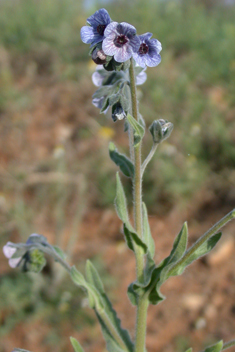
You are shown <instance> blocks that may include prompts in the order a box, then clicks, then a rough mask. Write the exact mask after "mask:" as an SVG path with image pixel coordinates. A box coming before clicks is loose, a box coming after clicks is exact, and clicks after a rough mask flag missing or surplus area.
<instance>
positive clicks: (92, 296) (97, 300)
mask: <svg viewBox="0 0 235 352" xmlns="http://www.w3.org/2000/svg"><path fill="white" fill-rule="evenodd" d="M70 275H71V279H72V280H73V282H74V283H75V284H76V285H78V286H80V287H81V288H82V289H85V291H86V292H87V294H88V300H89V306H90V307H91V308H96V309H103V302H102V299H101V297H100V294H99V292H98V291H97V290H96V288H95V287H94V286H92V285H90V284H89V283H88V282H87V281H86V280H85V278H84V276H83V275H82V273H80V272H79V271H78V270H77V269H76V268H75V266H73V267H72V268H71V272H70Z"/></svg>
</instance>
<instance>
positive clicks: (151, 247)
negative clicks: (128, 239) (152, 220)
mask: <svg viewBox="0 0 235 352" xmlns="http://www.w3.org/2000/svg"><path fill="white" fill-rule="evenodd" d="M142 211H143V240H144V242H145V243H146V245H147V248H148V251H149V254H150V256H151V258H153V257H154V253H155V243H154V240H153V238H152V235H151V230H150V226H149V221H148V212H147V208H146V205H145V203H144V202H142Z"/></svg>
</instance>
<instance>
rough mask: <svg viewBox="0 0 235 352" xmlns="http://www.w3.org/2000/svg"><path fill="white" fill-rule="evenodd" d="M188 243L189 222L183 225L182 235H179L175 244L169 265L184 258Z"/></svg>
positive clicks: (169, 258)
mask: <svg viewBox="0 0 235 352" xmlns="http://www.w3.org/2000/svg"><path fill="white" fill-rule="evenodd" d="M187 242H188V226H187V222H185V223H184V224H183V227H182V229H181V230H180V233H179V234H178V235H177V237H176V239H175V241H174V243H173V248H172V251H171V253H170V255H169V257H168V261H167V264H172V263H175V262H177V261H178V260H180V259H181V258H182V257H183V255H184V253H185V251H186V248H187Z"/></svg>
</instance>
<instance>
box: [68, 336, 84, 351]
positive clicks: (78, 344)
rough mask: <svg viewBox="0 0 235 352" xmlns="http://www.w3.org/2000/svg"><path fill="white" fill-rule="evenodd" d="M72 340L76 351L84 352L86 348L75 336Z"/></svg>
mask: <svg viewBox="0 0 235 352" xmlns="http://www.w3.org/2000/svg"><path fill="white" fill-rule="evenodd" d="M70 342H71V344H72V346H73V349H74V352H84V349H83V348H82V346H81V345H80V343H79V342H78V341H77V340H76V339H75V338H74V337H70Z"/></svg>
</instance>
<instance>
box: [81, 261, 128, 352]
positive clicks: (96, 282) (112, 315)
mask: <svg viewBox="0 0 235 352" xmlns="http://www.w3.org/2000/svg"><path fill="white" fill-rule="evenodd" d="M86 277H87V281H88V282H89V284H90V285H93V286H94V287H95V289H96V290H97V291H98V292H99V294H100V297H101V298H102V304H103V309H102V312H100V311H99V310H98V309H96V314H97V316H98V318H99V321H100V323H101V326H102V331H103V334H104V337H105V340H106V343H107V349H108V351H111V352H113V351H117V352H119V351H130V352H132V351H133V343H132V341H131V338H130V336H129V333H128V331H127V330H125V329H122V327H121V321H120V319H119V318H118V317H117V313H116V312H115V310H114V309H113V307H112V304H111V302H110V301H109V299H108V297H107V295H106V294H105V291H104V286H103V284H102V281H101V279H100V276H99V274H98V272H97V270H96V268H95V267H94V266H93V264H92V263H91V262H90V261H89V260H88V261H87V264H86ZM107 321H109V324H107ZM113 330H115V331H116V333H117V334H118V335H119V336H120V338H121V340H122V341H123V344H124V345H125V346H126V347H125V349H123V348H122V347H121V346H120V344H119V343H118V341H116V340H115V337H114V336H113V335H112V331H113ZM112 348H113V349H112Z"/></svg>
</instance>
